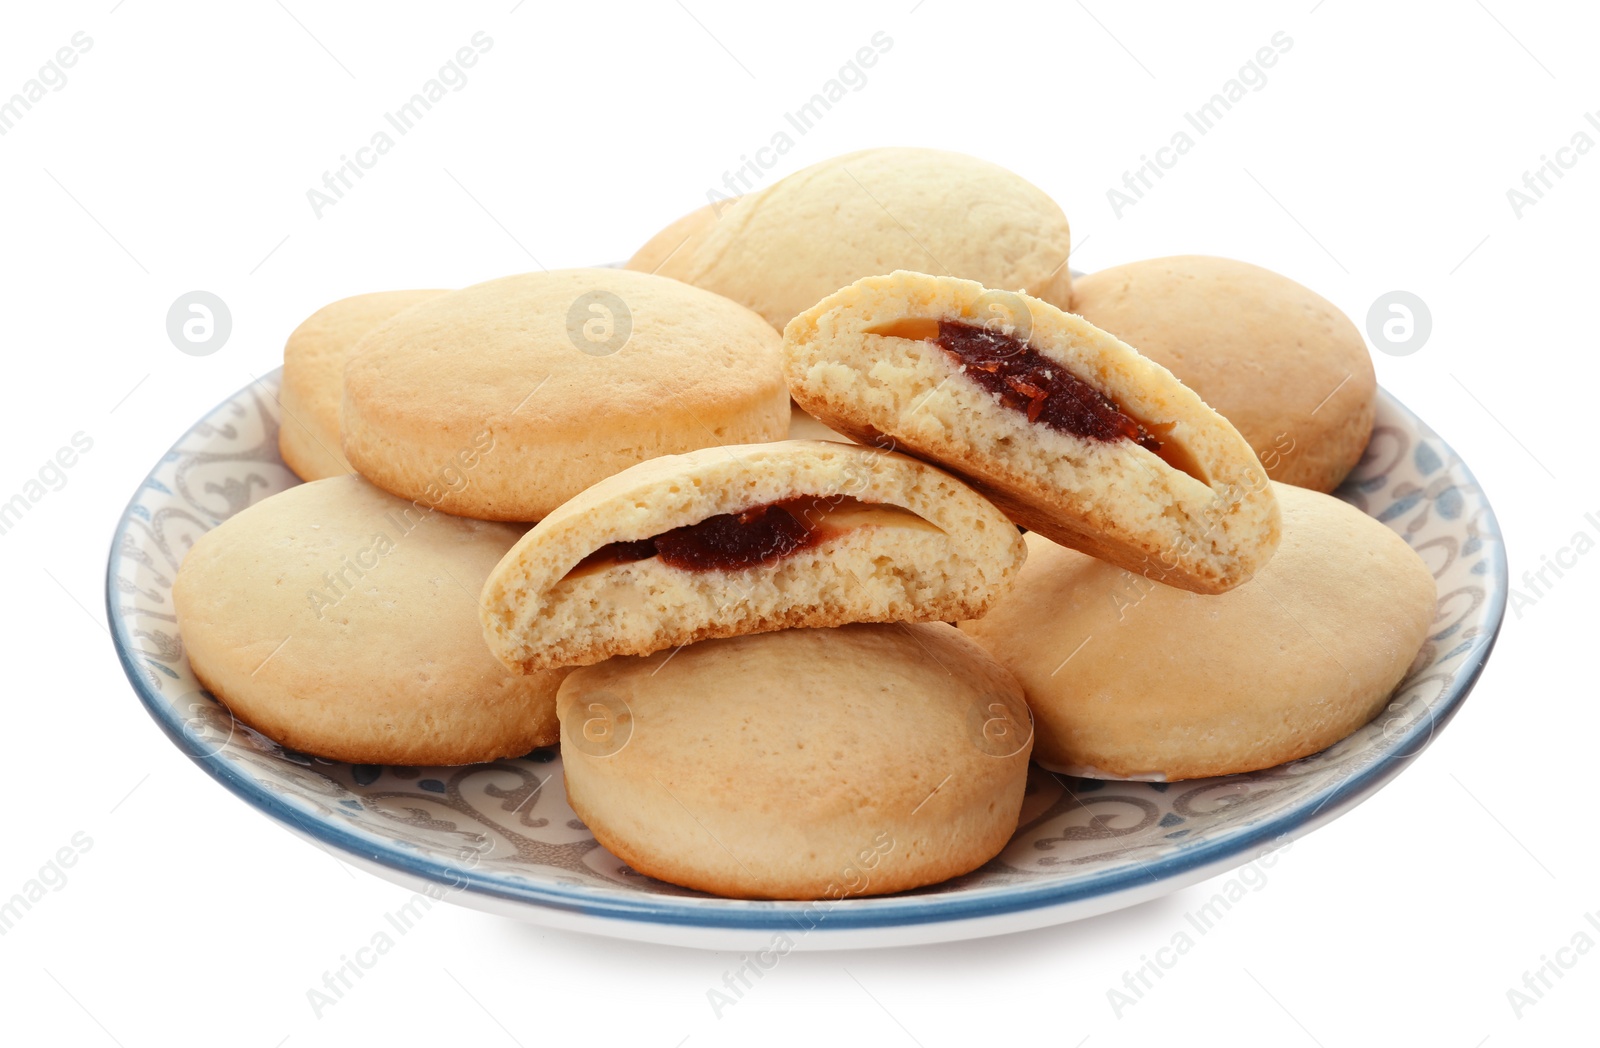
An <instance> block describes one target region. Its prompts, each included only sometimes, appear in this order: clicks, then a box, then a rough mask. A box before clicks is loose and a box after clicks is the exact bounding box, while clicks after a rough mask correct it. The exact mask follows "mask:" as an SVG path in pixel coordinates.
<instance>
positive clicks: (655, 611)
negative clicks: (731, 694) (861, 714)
mask: <svg viewBox="0 0 1600 1048" xmlns="http://www.w3.org/2000/svg"><path fill="white" fill-rule="evenodd" d="M1024 555H1025V547H1024V546H1023V543H1022V538H1021V536H1020V535H1019V534H1018V533H1017V529H1016V528H1015V527H1013V526H1012V524H1011V522H1010V521H1008V520H1007V519H1006V518H1005V515H1004V514H1002V513H1001V512H1000V511H999V510H998V509H996V508H995V507H994V506H993V505H991V504H990V503H989V502H988V501H986V500H985V499H984V498H983V496H981V495H979V494H977V493H976V492H974V491H973V490H972V489H970V488H968V487H967V486H966V485H964V484H962V483H961V482H960V481H958V480H956V479H955V478H953V477H951V476H950V475H949V474H947V473H944V472H942V471H941V470H937V469H934V468H933V467H931V466H928V465H926V464H925V463H922V462H919V461H917V460H916V459H912V458H907V457H906V456H904V455H896V454H892V453H889V452H885V451H881V450H878V449H875V448H863V447H858V446H856V445H853V444H842V443H834V442H831V441H819V440H788V441H778V442H775V443H771V444H747V445H740V446H734V447H727V448H706V449H703V450H701V451H695V452H691V453H689V454H687V455H670V456H666V457H663V458H658V459H654V460H652V461H649V462H643V463H640V464H639V465H637V466H634V467H632V468H630V469H626V470H623V471H622V472H621V473H618V474H616V475H615V476H613V477H610V478H608V479H606V480H603V481H601V482H600V483H599V484H596V485H595V486H594V487H592V488H589V489H588V490H587V491H584V492H583V493H582V494H580V495H578V496H576V497H575V498H573V499H571V500H570V501H568V502H567V503H565V504H564V505H562V506H560V507H559V508H557V509H556V510H555V511H554V512H552V513H551V514H550V515H549V516H548V517H546V518H545V519H544V520H543V521H541V522H540V523H539V525H538V526H537V527H535V528H534V529H533V530H532V531H530V532H529V533H528V534H527V535H525V536H523V538H522V541H520V542H518V543H517V544H516V546H514V547H513V548H512V549H511V551H510V552H509V553H507V554H506V556H505V559H503V560H502V561H501V562H500V564H499V566H498V567H496V568H495V570H494V571H493V572H492V573H491V574H490V576H489V579H488V581H487V582H486V583H485V584H484V587H483V597H482V601H481V604H482V615H483V630H484V637H485V639H486V640H487V641H488V643H489V648H490V650H491V651H493V652H494V653H495V655H496V656H497V657H499V659H500V660H501V661H502V662H504V663H505V664H506V665H507V666H510V667H511V668H513V669H516V670H520V671H522V672H524V673H531V672H536V671H539V670H543V669H547V668H550V667H556V666H587V665H590V664H591V663H596V662H599V661H601V660H602V659H606V658H609V657H611V656H613V655H648V654H650V653H651V652H655V651H660V650H661V649H663V648H671V647H675V646H677V645H681V644H687V643H689V642H691V641H697V640H702V639H705V638H709V637H734V636H739V635H742V634H746V633H761V632H765V631H768V630H778V629H786V628H788V627H792V626H838V625H841V624H844V623H847V622H928V621H939V620H942V621H947V622H948V621H955V620H956V619H962V618H976V617H977V616H980V615H982V614H983V613H984V612H985V611H987V610H988V608H989V606H990V605H991V604H992V603H993V602H994V601H995V600H997V599H998V598H999V597H1000V595H1001V594H1002V593H1003V592H1004V590H1005V589H1006V587H1007V586H1008V585H1009V584H1010V582H1011V579H1012V578H1013V576H1015V575H1016V573H1017V571H1018V569H1019V568H1021V566H1022V559H1023V556H1024Z"/></svg>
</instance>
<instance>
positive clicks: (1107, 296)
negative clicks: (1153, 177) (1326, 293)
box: [1072, 255, 1377, 491]
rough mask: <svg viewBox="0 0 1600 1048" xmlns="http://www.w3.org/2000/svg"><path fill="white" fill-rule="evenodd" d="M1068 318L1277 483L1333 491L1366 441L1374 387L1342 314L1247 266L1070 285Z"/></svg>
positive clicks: (1152, 267) (1203, 265)
mask: <svg viewBox="0 0 1600 1048" xmlns="http://www.w3.org/2000/svg"><path fill="white" fill-rule="evenodd" d="M1072 302H1073V305H1072V309H1073V312H1075V313H1077V314H1079V315H1080V316H1082V317H1083V318H1084V319H1085V320H1088V321H1089V322H1090V323H1092V324H1094V325H1095V326H1097V327H1101V328H1104V329H1105V330H1107V331H1109V332H1111V333H1112V334H1113V335H1116V336H1117V337H1118V338H1120V339H1121V340H1122V341H1124V342H1126V343H1128V344H1129V345H1131V346H1133V347H1134V348H1135V349H1137V350H1138V351H1139V352H1140V353H1142V354H1144V355H1145V356H1147V357H1149V358H1150V359H1152V360H1154V361H1156V362H1157V363H1159V364H1161V365H1163V366H1164V367H1166V368H1168V369H1169V370H1171V371H1172V373H1173V374H1175V375H1177V376H1178V377H1179V378H1180V379H1182V380H1183V382H1184V383H1185V384H1186V385H1188V386H1189V387H1190V388H1191V389H1193V390H1194V391H1195V392H1196V393H1198V394H1199V395H1200V397H1201V399H1202V400H1204V401H1205V402H1206V403H1207V404H1210V405H1211V406H1212V407H1213V408H1215V409H1216V410H1217V411H1218V412H1220V413H1221V414H1222V415H1223V416H1224V417H1226V418H1227V419H1228V421H1230V422H1232V423H1233V424H1234V425H1235V426H1237V427H1238V429H1239V432H1240V433H1242V434H1244V436H1245V439H1246V440H1248V441H1249V442H1250V445H1251V447H1253V448H1254V449H1255V451H1256V453H1257V454H1258V455H1259V456H1260V457H1261V462H1262V464H1263V465H1264V466H1265V467H1266V468H1267V473H1268V475H1269V476H1271V477H1272V478H1273V479H1274V480H1280V481H1283V482H1284V483H1287V484H1296V485H1299V486H1300V487H1309V488H1313V489H1315V490H1318V491H1332V490H1333V489H1334V488H1335V487H1337V486H1338V485H1339V482H1340V481H1341V480H1343V479H1344V477H1345V474H1347V473H1348V472H1349V471H1350V470H1351V469H1352V468H1354V466H1355V464H1356V463H1357V462H1359V461H1360V459H1361V452H1362V449H1363V448H1365V447H1366V444H1367V439H1368V437H1369V436H1370V435H1371V432H1372V420H1373V416H1374V412H1375V410H1376V409H1375V397H1376V394H1377V378H1376V376H1375V374H1374V372H1373V369H1372V358H1371V356H1370V354H1368V352H1367V346H1366V343H1365V342H1364V341H1363V340H1362V337H1361V333H1360V332H1359V331H1358V330H1356V326H1355V325H1354V324H1353V323H1351V322H1350V320H1349V318H1348V317H1346V316H1345V315H1344V314H1343V313H1342V312H1340V310H1339V308H1338V307H1337V306H1335V305H1334V304H1333V303H1331V302H1329V301H1328V300H1327V299H1325V298H1323V297H1322V296H1320V295H1318V294H1316V293H1315V292H1313V291H1311V290H1310V289H1309V288H1306V287H1303V286H1301V285H1300V284H1297V283H1295V282H1294V281H1293V280H1290V279H1289V278H1288V277H1285V276H1281V275H1280V274H1277V273H1274V272H1272V271H1271V270H1267V269H1262V268H1261V267H1260V266H1253V265H1250V264H1248V263H1245V262H1236V261H1233V260H1232V259H1226V258H1211V257H1207V256H1203V255H1179V256H1174V257H1172V258H1155V259H1149V260H1146V261H1140V262H1130V263H1127V264H1126V265H1121V266H1113V267H1111V268H1110V269H1105V270H1101V271H1100V272H1098V273H1090V274H1089V275H1087V276H1082V277H1079V278H1078V279H1077V281H1076V282H1075V284H1074V287H1073V296H1072Z"/></svg>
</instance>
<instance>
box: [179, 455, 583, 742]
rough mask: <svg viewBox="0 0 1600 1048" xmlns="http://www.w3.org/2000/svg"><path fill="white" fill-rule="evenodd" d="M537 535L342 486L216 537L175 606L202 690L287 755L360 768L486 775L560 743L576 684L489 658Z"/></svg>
mask: <svg viewBox="0 0 1600 1048" xmlns="http://www.w3.org/2000/svg"><path fill="white" fill-rule="evenodd" d="M521 537H522V532H521V529H519V528H516V527H513V526H511V525H508V524H490V523H484V522H481V521H475V520H464V519H462V518H460V517H451V516H448V515H446V514H444V513H439V512H436V511H430V510H429V509H428V508H427V507H426V506H421V505H418V504H416V503H412V502H407V501H405V500H404V499H398V498H395V497H394V496H392V495H388V494H385V493H384V492H382V491H379V490H378V489H377V488H375V487H373V486H372V485H371V484H368V483H367V482H366V481H364V480H362V479H361V478H360V477H356V476H344V477H332V478H329V479H327V480H319V481H314V482H312V483H310V484H303V485H300V486H299V487H294V488H290V489H289V490H288V491H285V492H282V493H280V494H277V495H274V496H272V497H271V498H269V499H266V500H264V501H262V502H259V503H257V504H256V505H254V506H251V507H250V508H249V509H246V510H244V511H243V512H241V513H239V514H237V515H236V516H233V517H231V518H229V519H228V520H226V521H224V522H223V523H222V524H220V525H218V526H217V527H215V528H213V529H212V530H211V531H209V532H207V533H206V534H205V535H203V536H202V537H201V538H200V540H199V541H197V542H196V543H195V544H194V547H193V548H192V549H191V550H189V553H188V555H187V556H186V557H185V558H184V560H183V564H182V566H181V567H180V568H179V569H178V577H177V581H176V582H175V583H174V584H173V588H172V599H173V604H174V607H175V609H176V611H177V616H178V627H179V631H180V633H181V635H182V637H183V645H184V650H185V651H186V653H187V654H188V657H189V664H190V666H191V667H193V669H194V672H195V676H196V677H198V678H200V681H201V683H202V684H204V685H205V686H206V688H208V689H209V690H210V691H211V693H212V694H213V695H215V696H216V697H217V698H218V699H219V700H220V701H221V702H222V703H223V704H224V705H226V706H227V707H228V709H229V710H231V711H232V712H233V715H234V716H235V717H237V718H238V719H239V720H241V721H243V722H244V723H245V724H247V725H249V726H250V727H252V728H254V729H256V730H257V731H259V732H261V733H262V734H263V735H266V736H267V737H269V738H271V739H274V740H276V741H277V742H279V743H282V744H283V745H284V746H287V747H289V748H290V749H293V750H299V751H301V752H303V753H310V754H314V755H316V756H319V757H326V758H328V759H329V760H340V761H350V762H352V763H357V764H429V765H432V764H471V763H476V762H479V761H489V760H496V759H498V758H501V757H515V756H519V755H521V754H524V753H527V752H528V751H529V750H531V749H534V748H535V747H538V746H548V745H550V744H552V743H554V742H555V741H556V737H557V730H558V729H557V726H556V715H555V697H556V687H557V686H558V685H559V684H560V683H561V678H562V677H563V676H565V674H564V673H562V672H561V671H546V672H542V673H535V674H531V675H523V674H513V673H510V672H508V671H507V670H506V668H505V667H504V666H502V665H500V663H499V662H497V661H496V660H495V658H494V656H493V655H491V654H490V653H489V649H488V648H486V647H484V644H483V636H482V630H481V629H480V627H479V625H478V600H477V597H478V590H479V588H480V587H481V586H482V585H483V580H484V578H486V577H487V576H488V574H489V571H490V569H492V568H493V567H494V566H495V564H496V563H498V562H499V560H500V558H501V556H502V555H504V554H505V552H506V550H508V549H510V548H511V546H512V545H513V544H514V543H515V542H516V541H517V540H518V539H519V538H521Z"/></svg>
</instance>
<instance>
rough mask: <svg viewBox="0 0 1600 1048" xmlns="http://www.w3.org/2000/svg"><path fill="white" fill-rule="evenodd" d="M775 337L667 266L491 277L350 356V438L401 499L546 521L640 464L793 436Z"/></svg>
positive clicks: (345, 420)
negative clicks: (665, 270)
mask: <svg viewBox="0 0 1600 1048" xmlns="http://www.w3.org/2000/svg"><path fill="white" fill-rule="evenodd" d="M779 347H780V339H779V336H778V333H777V332H776V331H774V330H773V329H772V328H771V326H770V325H768V324H767V323H766V322H765V321H763V320H762V319H761V318H760V317H758V316H756V315H755V314H754V313H752V312H750V311H749V310H748V309H745V308H744V307H743V306H740V305H738V304H737V303H735V302H730V301H729V300H727V299H725V298H722V297H720V296H718V295H714V294H712V293H711V292H709V291H705V290H702V289H700V288H694V287H689V286H688V285H686V284H682V283H679V282H678V281H676V280H669V279H667V278H665V277H656V276H650V275H649V274H646V273H633V272H629V271H627V270H621V269H566V270H553V271H550V272H544V273H526V274H521V275H519V276H512V277H504V278H502V279H500V280H491V281H489V282H488V283H485V284H478V285H476V286H474V287H469V288H464V289H462V290H460V291H453V292H451V293H449V294H447V295H440V296H439V297H438V298H436V299H434V300H432V301H431V302H426V303H424V304H422V305H420V306H418V307H416V308H415V309H412V310H409V311H407V312H406V313H405V314H404V315H402V316H400V317H397V318H395V320H394V322H392V323H389V324H385V325H384V326H383V327H381V328H379V329H378V330H377V331H374V332H373V333H372V334H371V335H369V336H368V337H367V338H366V339H364V340H363V341H362V344H361V347H360V351H359V352H358V353H357V354H356V356H355V357H354V358H353V359H352V360H351V361H350V364H349V366H348V367H347V368H346V369H345V399H344V411H343V416H342V420H341V423H340V425H341V426H342V429H343V436H344V453H345V455H346V456H347V457H348V458H349V460H350V464H351V465H353V466H354V467H355V468H356V469H357V470H358V471H360V472H361V474H362V475H363V476H365V477H366V478H367V479H368V480H370V481H372V482H373V483H374V484H376V485H378V486H379V487H381V488H383V489H384V490H386V491H390V492H393V493H394V494H396V495H400V496H402V497H404V498H409V499H415V500H417V501H419V502H422V503H424V504H425V505H428V506H433V507H435V508H438V509H442V510H444V511H446V512H448V513H456V514H459V515H461V516H465V517H476V518H479V519H482V520H517V521H532V520H539V519H541V518H542V517H544V516H545V514H547V513H549V512H550V511H551V510H553V509H555V508H556V507H557V506H559V505H561V503H563V502H565V501H566V500H567V499H569V498H571V497H572V496H573V495H576V494H577V493H578V492H580V491H582V490H583V489H584V488H587V487H588V486H589V485H591V484H593V483H595V482H596V481H599V480H602V479H604V478H606V477H609V476H611V475H612V474H613V473H617V472H620V471H621V470H623V469H626V468H627V467H629V466H631V465H633V464H634V463H636V462H643V461H644V460H646V459H651V458H656V457H657V456H660V455H671V454H675V453H678V452H684V451H693V450H695V449H697V448H704V447H715V446H717V445H721V444H745V443H755V442H759V441H765V440H779V439H781V438H783V436H784V435H785V434H786V433H787V431H788V427H789V394H788V390H787V389H786V388H785V386H784V381H783V371H782V366H781V364H780V360H779Z"/></svg>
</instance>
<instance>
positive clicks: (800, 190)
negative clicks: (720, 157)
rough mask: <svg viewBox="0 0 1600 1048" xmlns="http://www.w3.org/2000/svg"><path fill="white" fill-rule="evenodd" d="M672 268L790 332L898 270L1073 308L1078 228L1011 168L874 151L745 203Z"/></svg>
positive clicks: (666, 267)
mask: <svg viewBox="0 0 1600 1048" xmlns="http://www.w3.org/2000/svg"><path fill="white" fill-rule="evenodd" d="M690 232H691V233H693V234H694V235H693V236H691V238H690V240H689V242H688V243H685V244H684V245H683V247H681V248H680V249H679V250H677V251H676V252H675V253H673V254H672V256H671V257H670V258H667V259H665V260H664V261H663V262H662V263H661V264H660V268H659V269H658V270H657V272H659V273H660V274H661V275H663V276H669V277H676V278H678V279H679V280H683V281H686V282H688V283H690V284H695V285H697V286H699V287H704V288H709V289H711V290H712V291H715V292H717V293H718V294H721V295H726V296H728V297H729V298H731V299H733V300H734V301H736V302H742V303H744V304H745V305H747V306H749V307H750V308H751V309H754V310H755V311H756V312H757V313H760V314H761V315H762V316H764V317H766V318H767V321H768V322H769V323H770V324H772V326H773V327H776V328H779V329H781V328H782V327H783V326H784V325H785V324H787V323H788V322H789V321H790V320H791V319H792V318H793V317H794V316H795V315H796V314H798V313H800V312H802V311H803V310H805V309H808V308H810V307H811V306H812V305H813V304H814V303H816V302H817V301H818V300H820V299H821V298H822V297H823V296H824V295H827V294H829V293H831V292H833V291H836V290H838V289H839V288H841V287H844V286H845V285H846V284H849V283H851V282H853V281H855V280H859V279H860V278H862V277H867V276H875V275H877V274H879V273H889V272H893V271H894V270H897V269H910V270H921V271H924V272H929V273H946V274H949V275H952V276H958V277H965V278H966V279H969V280H976V281H978V282H979V283H980V284H984V285H986V286H988V287H998V288H1006V289H1007V290H1012V291H1015V290H1025V291H1028V292H1030V293H1032V294H1034V295H1036V296H1038V297H1039V298H1042V299H1045V300H1046V301H1049V302H1052V303H1054V304H1056V305H1059V306H1062V307H1065V306H1067V305H1068V303H1069V301H1070V296H1071V293H1072V276H1071V274H1070V272H1069V271H1068V269H1067V254H1068V252H1069V251H1070V250H1071V247H1072V237H1071V232H1070V230H1069V229H1068V226H1067V218H1066V216H1065V215H1064V214H1062V213H1061V208H1060V207H1059V206H1057V205H1056V203H1055V201H1053V200H1051V199H1050V197H1048V196H1047V195H1046V194H1045V193H1044V192H1043V191H1042V190H1040V189H1039V188H1038V187H1037V186H1034V185H1033V184H1031V183H1030V182H1028V181H1027V180H1025V179H1023V178H1022V177H1021V176H1019V175H1015V174H1013V173H1011V172H1010V171H1007V170H1006V169H1005V168H1003V167H999V166H997V165H995V164H991V163H989V162H987V161H984V160H978V159H977V158H975V157H970V156H965V155H963V154H960V153H946V152H943V151H940V150H936V149H906V148H891V149H868V150H863V151H862V152H859V153H850V154H848V155H846V156H839V157H834V158H832V159H830V160H824V161H822V162H821V163H818V164H813V165H812V166H810V167H808V168H805V169H804V170H802V171H798V172H796V173H795V174H792V175H790V176H789V177H787V178H785V179H782V180H781V181H778V182H775V183H773V184H772V185H771V186H768V187H767V188H765V189H762V190H759V191H757V192H754V193H751V194H749V195H747V196H744V197H740V198H739V200H738V201H737V202H735V203H733V204H732V206H729V207H727V208H726V210H724V211H723V212H722V216H721V218H720V219H718V220H717V221H715V223H714V224H712V225H711V226H710V228H705V229H701V230H691V231H690Z"/></svg>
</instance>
